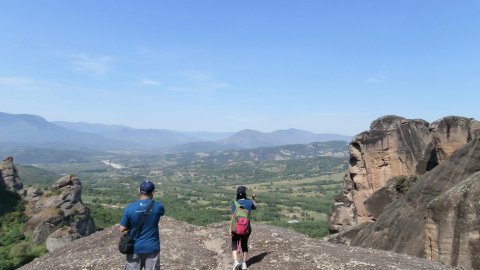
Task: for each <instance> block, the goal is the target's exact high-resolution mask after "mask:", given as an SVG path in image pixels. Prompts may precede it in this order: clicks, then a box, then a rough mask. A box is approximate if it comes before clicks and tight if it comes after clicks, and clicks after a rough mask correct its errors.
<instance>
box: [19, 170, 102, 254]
mask: <svg viewBox="0 0 480 270" xmlns="http://www.w3.org/2000/svg"><path fill="white" fill-rule="evenodd" d="M81 193H82V185H81V183H80V180H79V179H78V178H77V177H76V176H74V175H67V176H64V177H62V178H61V179H59V180H58V181H57V182H56V183H55V184H54V185H53V186H52V190H51V191H50V192H49V193H46V192H42V191H41V190H40V189H37V188H28V189H27V190H26V191H25V192H24V198H26V201H27V205H26V214H27V215H28V216H30V217H31V218H30V219H29V220H28V222H27V224H26V228H27V230H30V231H32V241H33V242H34V243H36V244H39V243H43V242H45V241H46V244H47V249H48V250H49V251H52V250H55V249H58V248H60V247H62V246H64V245H65V244H66V243H67V242H71V241H73V240H75V239H78V238H80V237H83V236H87V235H90V234H92V233H94V232H95V223H94V221H93V219H92V218H91V217H90V210H89V209H88V208H87V207H86V206H85V205H84V204H83V202H82V201H81Z"/></svg>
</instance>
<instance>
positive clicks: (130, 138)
mask: <svg viewBox="0 0 480 270" xmlns="http://www.w3.org/2000/svg"><path fill="white" fill-rule="evenodd" d="M0 127H1V129H0V145H2V146H8V145H10V146H28V147H41V148H57V149H76V150H78V149H90V150H104V151H109V150H135V149H137V150H142V151H160V152H162V151H177V150H176V148H175V147H177V146H178V149H180V151H185V150H186V151H192V150H190V149H189V148H191V149H202V150H205V151H212V150H219V149H249V148H257V147H269V146H279V145H287V144H307V143H311V142H316V141H319V142H323V141H329V140H330V141H331V140H342V141H349V140H350V138H351V137H349V136H345V135H337V134H314V133H312V132H309V131H304V130H298V129H285V130H277V131H273V132H260V131H256V130H251V129H250V130H242V131H239V132H236V133H231V132H202V131H200V132H190V131H175V130H167V129H135V128H131V127H128V126H124V125H106V124H92V123H86V122H66V121H52V122H49V121H47V120H46V119H44V118H43V117H41V116H38V115H30V114H8V113H0Z"/></svg>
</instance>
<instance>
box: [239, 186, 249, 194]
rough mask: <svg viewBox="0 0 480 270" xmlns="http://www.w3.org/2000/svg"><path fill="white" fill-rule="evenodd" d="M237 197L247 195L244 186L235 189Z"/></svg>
mask: <svg viewBox="0 0 480 270" xmlns="http://www.w3.org/2000/svg"><path fill="white" fill-rule="evenodd" d="M237 195H239V196H240V195H247V188H246V187H244V186H239V187H238V188H237Z"/></svg>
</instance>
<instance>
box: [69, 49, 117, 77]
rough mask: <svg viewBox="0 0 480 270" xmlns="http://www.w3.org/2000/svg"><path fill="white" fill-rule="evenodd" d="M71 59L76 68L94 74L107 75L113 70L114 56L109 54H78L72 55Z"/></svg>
mask: <svg viewBox="0 0 480 270" xmlns="http://www.w3.org/2000/svg"><path fill="white" fill-rule="evenodd" d="M71 59H72V64H73V67H74V68H75V70H77V71H81V72H86V73H89V74H91V75H93V76H105V75H107V74H108V73H109V72H110V71H111V70H112V66H113V58H112V57H111V56H108V55H101V56H97V57H92V56H88V55H86V54H78V55H74V56H71Z"/></svg>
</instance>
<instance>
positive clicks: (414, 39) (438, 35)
mask: <svg viewBox="0 0 480 270" xmlns="http://www.w3.org/2000/svg"><path fill="white" fill-rule="evenodd" d="M478 14H480V2H479V1H446V0H445V1H443V0H435V1H418V0H416V1H353V0H352V1H338V0H336V1H333V0H332V1H322V0H315V1H306V0H305V1H303V0H299V1H282V0H276V1H268V0H262V1H258V0H244V1H226V0H218V1H209V0H202V1H198V0H191V1H183V0H175V1H173V0H172V1H107V0H103V1H86V0H85V1H42V0H39V1H13V0H12V1H1V2H0V111H3V112H8V113H30V114H37V115H41V116H43V117H45V118H46V119H47V120H64V121H85V122H94V123H105V124H124V125H129V126H132V127H137V128H165V129H173V130H184V131H199V130H205V131H238V130H241V129H245V128H252V129H257V130H261V131H273V130H276V129H285V128H299V129H306V130H310V131H313V132H317V133H341V134H347V135H354V134H356V133H359V132H361V131H363V130H366V129H368V127H369V125H370V123H371V121H373V120H374V119H375V118H377V117H379V116H382V115H385V114H397V115H401V116H404V117H407V118H422V119H425V120H427V121H434V120H437V119H438V118H440V117H442V116H446V115H462V116H468V117H474V118H477V119H480V110H478V109H477V107H478V101H479V100H480V91H479V85H480V50H479V48H480V16H478Z"/></svg>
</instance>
